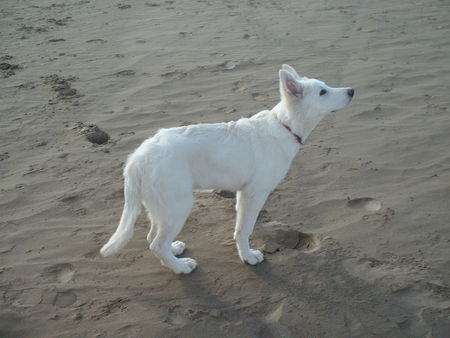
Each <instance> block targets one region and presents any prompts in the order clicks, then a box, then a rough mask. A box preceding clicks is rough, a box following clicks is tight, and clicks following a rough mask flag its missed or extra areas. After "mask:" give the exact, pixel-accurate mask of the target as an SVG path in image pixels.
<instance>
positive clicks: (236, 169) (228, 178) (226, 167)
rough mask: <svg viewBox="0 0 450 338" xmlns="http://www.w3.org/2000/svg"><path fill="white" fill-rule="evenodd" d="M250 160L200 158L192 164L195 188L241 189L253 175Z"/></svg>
mask: <svg viewBox="0 0 450 338" xmlns="http://www.w3.org/2000/svg"><path fill="white" fill-rule="evenodd" d="M246 162H247V163H246ZM248 162H249V160H247V161H227V160H226V158H225V159H224V158H222V160H221V161H211V159H206V160H205V159H204V160H203V161H202V160H201V159H199V160H198V161H196V162H195V163H194V164H193V165H192V166H191V175H192V180H193V184H194V189H226V190H231V191H237V190H240V189H241V188H242V186H243V185H245V184H246V183H247V182H248V181H249V180H250V178H251V176H252V173H251V172H252V171H253V168H252V166H251V164H250V163H248Z"/></svg>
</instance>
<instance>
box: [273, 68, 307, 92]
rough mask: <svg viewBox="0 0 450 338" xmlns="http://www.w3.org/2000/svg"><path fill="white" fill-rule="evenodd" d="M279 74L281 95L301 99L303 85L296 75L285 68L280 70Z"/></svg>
mask: <svg viewBox="0 0 450 338" xmlns="http://www.w3.org/2000/svg"><path fill="white" fill-rule="evenodd" d="M279 75H280V92H281V97H282V98H286V99H292V98H298V99H301V98H302V97H303V87H302V84H301V83H300V82H299V81H297V79H296V78H295V75H293V74H291V73H290V72H288V71H286V70H284V69H281V70H280V72H279Z"/></svg>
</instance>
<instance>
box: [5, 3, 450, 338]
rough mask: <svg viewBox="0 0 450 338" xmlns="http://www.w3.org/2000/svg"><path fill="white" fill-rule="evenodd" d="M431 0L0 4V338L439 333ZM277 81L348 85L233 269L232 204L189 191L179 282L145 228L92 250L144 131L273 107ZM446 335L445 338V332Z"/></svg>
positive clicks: (448, 88) (444, 299)
mask: <svg viewBox="0 0 450 338" xmlns="http://www.w3.org/2000/svg"><path fill="white" fill-rule="evenodd" d="M449 9H450V4H449V2H448V1H442V0H429V1H426V2H425V1H418V0H408V1H400V0H395V1H388V2H387V1H382V0H372V1H368V0H363V1H353V0H336V1H327V0H324V1H312V0H301V1H298V0H283V1H262V0H259V1H258V0H248V1H239V0H225V1H220V0H197V1H194V0H167V1H163V0H148V1H131V0H129V1H126V0H124V1H119V2H116V1H107V0H98V1H93V0H67V1H62V0H49V1H48V0H43V1H25V0H14V1H13V0H3V1H2V2H1V4H0V18H1V20H0V234H1V236H0V294H1V300H0V337H2V338H3V337H8V338H13V337H14V338H16V337H34V338H39V337H45V338H50V337H196V338H197V337H274V338H275V337H293V338H294V337H436V338H438V337H439V338H441V337H448V334H449V332H450V285H449V283H450V188H449V183H450V151H449V149H450V132H449V130H450V111H449V106H450V104H449V103H450V99H449V94H450V84H449V83H450V81H449V80H450V59H449V55H450V24H449V18H450V17H449ZM283 63H287V64H290V65H292V66H294V67H295V68H296V69H297V70H298V72H299V73H300V74H301V75H304V76H309V77H315V78H318V79H321V80H324V81H325V82H327V83H328V84H329V85H331V86H333V87H354V88H355V90H356V97H355V100H354V102H353V103H352V105H350V106H349V107H348V108H346V109H345V110H342V111H339V112H337V113H336V114H332V115H330V116H329V117H327V118H326V119H325V120H323V121H322V122H321V124H320V125H319V126H318V128H316V129H315V130H314V131H313V133H312V135H311V136H310V138H309V139H308V140H307V142H306V144H305V145H304V148H303V149H302V150H301V152H300V153H299V155H298V156H297V157H296V159H295V161H294V163H293V165H292V167H291V169H290V171H289V174H288V176H287V177H286V179H285V180H284V181H283V182H282V183H281V184H280V185H279V186H278V187H277V189H276V190H275V191H274V192H273V193H272V194H271V195H270V197H269V199H268V200H267V202H266V204H265V206H264V209H263V210H262V212H261V214H260V216H259V218H258V221H257V224H256V227H255V232H254V234H253V237H252V241H251V243H252V244H253V246H254V247H255V248H260V249H262V250H264V252H265V261H264V262H263V263H261V264H259V265H257V266H249V265H245V264H243V263H242V262H241V261H240V260H239V257H238V254H237V251H236V248H235V245H234V241H233V238H232V237H233V229H234V220H235V212H234V202H235V199H234V197H233V195H232V194H231V195H230V194H219V193H196V201H195V205H194V208H193V211H192V214H191V215H190V217H189V219H188V221H187V223H186V225H185V227H184V229H183V232H182V233H181V234H180V236H179V238H180V239H181V240H183V241H185V242H186V244H187V246H188V249H187V250H186V253H185V254H183V256H185V257H192V258H195V259H196V260H197V262H198V263H199V266H198V267H197V269H196V270H195V271H194V272H193V273H192V274H190V275H175V274H174V273H172V272H171V271H170V270H168V269H167V268H164V267H163V266H161V264H160V262H159V261H158V260H157V259H156V258H155V257H154V256H153V254H152V253H151V252H150V251H149V250H148V244H147V242H146V234H147V231H148V226H149V223H148V221H147V219H146V217H145V215H144V213H143V214H142V215H141V216H140V217H139V219H138V221H137V223H136V228H135V235H134V237H133V239H132V240H131V241H130V242H129V243H128V245H127V246H126V247H125V248H124V249H123V250H122V251H121V252H120V253H119V254H117V255H115V256H113V257H108V258H103V257H101V256H100V253H99V249H100V247H101V246H102V245H103V244H104V243H105V242H106V240H107V239H108V238H109V237H110V235H111V234H112V233H113V232H114V231H115V229H116V227H117V224H118V222H119V218H120V215H121V213H122V206H123V178H122V169H123V165H124V162H125V160H126V157H127V155H128V154H130V153H131V152H132V151H133V150H134V149H135V148H136V147H137V146H138V145H139V144H140V143H141V142H142V141H143V140H145V139H146V138H147V137H149V136H151V135H153V134H154V133H155V132H156V131H157V130H158V129H160V128H167V127H176V126H181V125H187V124H196V123H202V122H223V121H230V120H237V119H239V118H241V117H248V116H250V115H253V114H255V113H257V112H259V111H261V110H264V109H270V108H272V107H273V106H274V105H275V104H277V102H278V101H279V93H278V70H279V69H280V66H281V65H282V64H283ZM445 332H447V333H445Z"/></svg>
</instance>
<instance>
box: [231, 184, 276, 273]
mask: <svg viewBox="0 0 450 338" xmlns="http://www.w3.org/2000/svg"><path fill="white" fill-rule="evenodd" d="M268 195H269V192H267V191H257V192H253V191H252V192H249V191H245V190H244V191H241V192H240V193H239V199H238V203H237V204H236V207H237V208H236V209H237V217H236V229H235V231H234V239H235V240H236V246H237V249H238V252H239V257H240V258H241V260H242V261H243V262H246V263H248V264H251V265H255V264H258V263H260V262H262V261H263V260H264V255H263V254H262V252H261V251H259V250H253V249H250V245H249V242H248V239H249V237H250V235H251V234H252V232H253V228H254V226H255V222H256V219H257V217H258V214H259V212H260V210H261V208H262V207H263V205H264V202H265V201H266V199H267V196H268Z"/></svg>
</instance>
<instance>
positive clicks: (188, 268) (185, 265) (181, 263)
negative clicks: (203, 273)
mask: <svg viewBox="0 0 450 338" xmlns="http://www.w3.org/2000/svg"><path fill="white" fill-rule="evenodd" d="M196 267H197V261H196V260H195V259H192V258H179V259H178V264H177V267H176V268H175V269H173V271H174V272H175V273H184V274H188V273H191V272H192V270H194V269H195V268H196Z"/></svg>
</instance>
